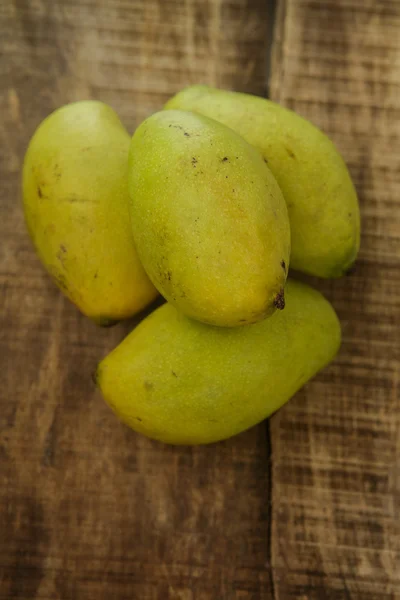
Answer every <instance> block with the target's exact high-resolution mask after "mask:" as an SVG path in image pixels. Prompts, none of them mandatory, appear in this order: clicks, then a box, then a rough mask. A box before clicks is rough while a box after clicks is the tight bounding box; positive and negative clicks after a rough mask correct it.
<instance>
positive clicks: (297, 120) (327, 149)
mask: <svg viewBox="0 0 400 600" xmlns="http://www.w3.org/2000/svg"><path fill="white" fill-rule="evenodd" d="M165 108H167V109H173V110H176V109H178V110H187V111H192V112H195V113H199V114H202V115H205V116H207V117H210V118H212V119H215V120H217V121H220V122H221V123H223V124H224V125H227V126H228V127H231V128H232V129H234V130H235V131H237V132H238V133H239V134H240V135H241V136H243V137H244V139H246V140H247V141H248V142H249V143H250V144H252V145H253V146H255V147H256V148H258V149H259V150H260V151H261V153H262V154H263V156H264V158H265V160H266V161H267V162H268V166H269V167H270V169H271V171H272V173H273V174H274V176H275V177H276V180H277V182H278V184H279V186H280V188H281V190H282V192H283V195H284V197H285V200H286V203H287V207H288V212H289V219H290V226H291V234H292V240H291V241H292V253H291V259H290V262H291V267H292V268H293V269H298V270H299V271H303V272H305V273H310V274H312V275H318V276H320V277H339V276H341V275H343V274H344V273H346V271H348V270H349V268H350V267H351V265H352V264H353V262H354V261H355V258H356V256H357V252H358V249H359V244H360V215H359V207H358V201H357V195H356V192H355V190H354V186H353V184H352V181H351V178H350V175H349V173H348V171H347V168H346V166H345V164H344V162H343V160H342V158H341V157H340V155H339V153H338V152H337V150H336V148H335V147H334V145H333V144H332V142H331V141H330V140H329V139H328V137H327V136H326V135H324V134H323V133H322V132H321V131H320V130H319V129H317V128H316V127H314V126H313V125H312V124H311V123H309V122H308V121H306V120H305V119H303V118H301V117H300V116H298V115H297V114H295V113H294V112H292V111H290V110H287V109H285V108H283V107H282V106H279V105H278V104H276V103H274V102H271V101H269V100H265V99H263V98H257V97H255V96H251V95H248V94H240V93H235V92H228V91H223V90H217V89H213V88H209V87H206V86H200V85H196V86H192V87H189V88H187V89H184V90H183V91H181V92H179V93H178V94H177V95H176V96H175V97H174V98H172V99H171V100H170V101H169V102H168V103H167V105H166V107H165Z"/></svg>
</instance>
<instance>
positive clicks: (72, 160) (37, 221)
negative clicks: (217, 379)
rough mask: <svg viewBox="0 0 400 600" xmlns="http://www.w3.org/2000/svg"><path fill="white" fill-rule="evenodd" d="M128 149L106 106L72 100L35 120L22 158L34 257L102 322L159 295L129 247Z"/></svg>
mask: <svg viewBox="0 0 400 600" xmlns="http://www.w3.org/2000/svg"><path fill="white" fill-rule="evenodd" d="M129 146H130V136H129V135H128V133H127V132H126V130H125V129H124V127H123V126H122V124H121V122H120V120H119V119H118V117H117V115H116V114H115V112H114V111H113V110H112V109H111V108H110V107H109V106H107V105H105V104H103V103H101V102H95V101H85V102H76V103H73V104H69V105H66V106H64V107H62V108H60V109H59V110H56V111H55V112H54V113H52V114H51V115H50V116H49V117H47V118H46V119H45V120H44V121H43V122H42V123H41V125H40V126H39V127H38V129H37V130H36V132H35V134H34V136H33V137H32V140H31V142H30V144H29V147H28V150H27V152H26V156H25V161H24V169H23V201H24V211H25V219H26V223H27V226H28V229H29V232H30V235H31V237H32V240H33V243H34V246H35V248H36V250H37V253H38V255H39V257H40V259H41V261H42V263H43V265H44V266H45V268H46V269H47V271H48V272H49V273H50V275H51V277H52V278H53V280H54V281H55V283H56V284H57V285H58V287H59V288H60V289H61V290H62V291H63V292H64V294H65V295H66V296H67V297H68V298H69V299H70V300H71V301H72V302H73V303H74V304H76V305H77V306H78V308H79V309H80V310H81V311H82V312H83V313H84V314H86V315H87V316H89V317H90V318H92V319H93V320H94V321H95V322H97V323H99V324H101V325H108V324H111V323H112V322H114V321H117V320H119V319H124V318H126V317H130V316H131V315H133V314H135V313H137V312H138V311H140V310H142V309H143V308H144V307H145V306H146V305H147V304H148V303H149V302H150V301H151V300H153V299H154V298H155V297H156V295H157V292H156V290H155V288H154V286H153V285H152V284H151V282H150V280H149V279H148V277H147V275H146V273H145V271H144V269H143V267H142V265H141V263H140V261H139V258H138V256H137V253H136V250H135V247H134V243H133V236H132V231H131V226H130V217H129V195H128V177H127V174H128V153H129Z"/></svg>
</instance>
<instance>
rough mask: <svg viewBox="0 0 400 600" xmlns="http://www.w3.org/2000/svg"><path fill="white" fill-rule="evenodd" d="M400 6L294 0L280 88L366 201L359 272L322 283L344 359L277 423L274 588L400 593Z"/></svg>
mask: <svg viewBox="0 0 400 600" xmlns="http://www.w3.org/2000/svg"><path fill="white" fill-rule="evenodd" d="M399 31H400V4H399V2H397V1H396V0H385V1H382V2H376V1H374V0H365V1H363V2H356V1H355V0H335V1H333V0H321V1H319V2H316V1H314V0H282V1H280V2H279V10H278V14H277V23H276V30H275V44H274V53H273V61H272V74H271V82H270V84H271V88H270V89H271V95H272V97H273V99H275V100H277V101H279V102H281V103H282V104H284V105H286V106H288V107H290V108H292V109H295V110H296V111H298V112H299V113H300V114H302V115H304V116H305V117H307V118H309V119H310V120H311V121H313V122H314V123H316V124H317V125H319V126H320V127H321V128H322V129H324V130H325V131H326V132H327V133H328V134H329V135H330V136H331V137H332V138H333V140H334V141H335V142H336V144H337V146H338V147H339V149H340V150H341V152H342V153H343V155H344V157H345V159H346V161H347V163H348V164H349V167H350V170H351V173H352V176H353V178H354V181H355V184H356V186H357V189H358V192H359V196H360V202H361V210H362V228H363V232H362V247H361V252H360V258H359V261H358V263H357V266H356V269H355V272H354V273H353V274H352V275H351V276H350V277H348V278H346V279H343V280H340V281H332V282H321V281H316V280H314V281H313V283H314V284H315V285H316V286H318V287H319V288H320V289H322V290H323V291H324V292H325V293H326V295H327V296H328V297H329V298H330V299H331V300H332V302H333V304H334V305H335V307H336V309H337V311H338V313H339V316H340V318H341V321H342V325H343V347H342V350H341V352H340V355H339V357H338V358H337V360H336V362H335V363H334V364H333V365H332V366H331V367H330V368H329V369H327V370H326V371H325V372H324V373H322V374H321V375H320V376H319V377H318V378H316V379H315V380H314V381H313V382H312V383H311V384H309V385H308V386H307V387H306V388H305V389H304V390H303V391H302V392H300V393H299V394H298V395H297V397H296V398H295V399H294V400H293V401H292V402H290V403H289V404H288V405H287V406H286V407H285V408H284V409H283V410H281V411H280V412H279V413H278V414H277V415H276V416H275V417H274V418H273V419H272V420H271V445H272V465H273V467H272V489H273V495H272V507H273V508H272V510H273V525H272V561H273V562H272V564H273V575H274V577H273V579H274V598H276V599H277V600H278V599H279V600H289V599H291V598H297V599H303V600H306V599H307V600H314V599H315V600H317V599H318V600H321V599H322V598H323V599H326V600H336V599H338V600H339V599H343V598H344V599H346V598H348V599H349V598H352V599H360V600H378V599H379V600H383V599H387V600H389V599H394V598H400V553H399V550H400V547H399V540H400V530H399V523H400V495H399V493H400V489H399V484H400V478H399V475H400V470H399V456H400V395H399V359H400V335H399V330H398V324H399V323H400V200H399V199H400V177H399V172H400V119H399V116H400V94H399V81H400V36H399Z"/></svg>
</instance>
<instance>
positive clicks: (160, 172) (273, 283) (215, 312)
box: [129, 111, 290, 326]
mask: <svg viewBox="0 0 400 600" xmlns="http://www.w3.org/2000/svg"><path fill="white" fill-rule="evenodd" d="M129 164H130V171H129V190H130V195H131V216H132V227H133V233H134V239H135V244H136V247H137V250H138V253H139V257H140V259H141V261H142V264H143V266H144V267H145V269H146V271H147V273H148V274H149V277H150V279H151V281H152V282H153V284H154V285H155V287H156V288H157V289H158V290H159V291H160V292H161V293H162V294H163V296H164V297H165V298H166V299H167V300H168V301H169V302H170V303H171V304H173V305H174V306H176V307H177V308H178V309H180V310H181V311H182V312H183V313H184V314H186V315H187V316H190V317H192V318H194V319H197V320H199V321H202V322H205V323H209V324H213V325H220V326H237V325H245V324H248V323H253V322H256V321H259V320H261V319H263V318H264V317H266V316H267V315H269V314H271V313H272V312H273V311H274V310H275V308H283V306H284V300H283V288H284V284H285V280H286V276H287V270H288V265H289V254H290V229H289V221H288V216H287V209H286V205H285V201H284V198H283V196H282V193H281V191H280V189H279V186H278V184H277V183H276V181H275V179H274V177H273V175H272V174H271V172H270V170H269V169H268V167H267V165H266V164H265V162H264V160H263V158H262V156H261V154H260V153H259V152H258V151H257V150H256V149H255V148H253V147H252V146H251V145H250V144H248V143H247V142H246V141H245V140H243V138H241V137H240V136H239V135H238V134H237V133H235V132H234V131H232V130H231V129H229V128H227V127H225V126H224V125H221V124H220V123H217V122H216V121H213V120H212V119H208V118H206V117H203V116H201V115H194V114H191V113H189V112H183V111H168V112H166V111H164V112H160V113H156V114H155V115H153V116H152V117H150V118H149V119H147V120H146V121H145V122H144V123H142V125H141V126H140V127H139V128H138V129H137V131H136V133H135V134H134V136H133V139H132V144H131V150H130V158H129Z"/></svg>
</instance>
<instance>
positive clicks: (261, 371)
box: [23, 86, 360, 444]
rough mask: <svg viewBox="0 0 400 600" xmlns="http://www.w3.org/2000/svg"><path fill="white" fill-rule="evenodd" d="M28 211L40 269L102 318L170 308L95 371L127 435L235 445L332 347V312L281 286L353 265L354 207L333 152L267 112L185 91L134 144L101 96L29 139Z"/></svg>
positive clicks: (269, 106)
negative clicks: (158, 302) (157, 302)
mask: <svg viewBox="0 0 400 600" xmlns="http://www.w3.org/2000/svg"><path fill="white" fill-rule="evenodd" d="M23 199H24V211H25V218H26V223H27V226H28V229H29V232H30V235H31V237H32V240H33V243H34V246H35V248H36V251H37V253H38V255H39V257H40V259H41V261H42V263H43V265H44V266H45V268H46V269H47V271H48V272H49V274H50V275H51V277H52V278H53V280H54V281H55V282H56V284H57V285H58V286H59V288H60V289H61V290H62V291H63V292H64V294H65V295H66V296H67V297H68V298H69V299H70V300H71V301H72V302H73V303H74V304H75V305H76V306H77V307H78V308H79V309H80V310H81V312H82V313H84V314H85V315H87V316H88V317H90V318H91V319H93V320H94V321H95V322H96V323H98V324H99V325H111V324H113V323H115V322H117V321H119V320H121V319H126V318H128V317H131V316H132V315H135V314H136V313H138V312H140V311H142V310H143V309H144V308H145V307H146V306H147V305H149V304H150V303H151V302H152V301H153V300H154V299H155V298H156V296H157V295H158V293H160V294H162V296H163V297H164V298H165V299H166V301H167V302H166V303H165V304H163V305H162V306H161V307H160V308H158V309H156V310H155V311H154V312H153V313H151V314H150V316H148V317H147V318H145V319H144V320H142V321H141V323H140V324H139V325H138V326H137V327H136V328H135V329H134V330H133V331H132V333H131V334H130V335H128V336H127V337H126V338H125V339H124V340H123V341H122V343H121V344H120V345H119V346H118V347H117V348H116V349H115V350H113V351H112V352H111V353H110V354H109V356H107V357H106V358H105V359H104V360H103V361H102V362H101V363H100V364H99V366H98V368H97V371H96V376H95V378H96V382H97V384H98V386H99V387H100V389H101V391H102V393H103V396H104V398H105V400H106V401H107V402H108V404H109V405H110V406H111V408H112V409H113V410H114V411H115V412H116V413H117V415H118V416H119V417H120V418H121V419H122V420H123V421H124V422H125V423H127V424H128V425H129V426H130V427H132V428H133V429H135V430H136V431H138V432H141V433H143V434H145V435H147V436H149V437H152V438H155V439H157V440H161V441H164V442H169V443H174V444H203V443H210V442H215V441H218V440H222V439H225V438H228V437H230V436H233V435H235V434H237V433H239V432H241V431H243V430H245V429H247V428H249V427H251V426H253V425H255V424H256V423H258V422H259V421H261V420H262V419H265V418H266V417H268V416H269V415H270V414H271V413H273V412H274V411H276V410H277V409H278V408H279V407H280V406H282V404H284V403H285V402H286V401H287V400H289V398H290V397H291V396H292V395H293V394H294V393H295V392H296V391H297V390H298V389H299V388H300V387H301V386H302V385H303V384H304V383H305V382H306V381H308V380H309V379H310V378H311V377H313V376H314V375H315V374H316V373H317V372H318V371H319V370H320V369H321V368H323V367H324V366H325V365H327V364H328V363H329V362H330V361H331V360H332V358H333V357H334V356H335V354H336V352H337V350H338V348H339V345H340V324H339V321H338V319H337V316H336V314H335V312H334V310H333V308H332V306H331V305H330V304H329V302H328V301H327V300H326V299H325V298H324V297H323V296H322V295H321V294H320V293H319V292H317V291H316V290H314V289H312V288H311V287H309V286H308V285H305V284H304V283H300V282H299V281H296V280H295V279H292V278H290V279H289V280H287V277H288V272H289V267H291V268H292V269H294V270H297V271H300V272H303V273H308V274H311V275H316V276H319V277H325V278H330V277H340V276H342V275H344V274H346V272H348V271H349V269H350V268H351V266H352V264H353V263H354V261H355V258H356V256H357V252H358V248H359V238H360V216H359V207H358V201H357V196H356V193H355V190H354V187H353V184H352V182H351V179H350V176H349V173H348V171H347V168H346V166H345V164H344V162H343V160H342V158H341V157H340V155H339V153H338V152H337V150H336V149H335V147H334V145H333V144H332V143H331V141H330V140H329V139H328V138H327V137H326V136H325V135H324V134H323V133H322V132H321V131H320V130H319V129H317V128H316V127H314V126H313V125H312V124H311V123H309V122H308V121H306V120H304V119H303V118H301V117H300V116H298V115H297V114H295V113H294V112H291V111H289V110H287V109H285V108H283V107H281V106H279V105H278V104H275V103H273V102H271V101H269V100H265V99H262V98H258V97H254V96H250V95H247V94H240V93H235V92H228V91H223V90H217V89H212V88H209V87H205V86H192V87H189V88H187V89H184V90H183V91H181V92H180V93H178V94H177V95H176V96H175V97H173V98H172V99H171V100H170V101H169V102H168V103H167V105H166V106H165V107H164V110H162V111H160V112H158V113H156V114H154V115H152V116H151V117H149V118H148V119H147V120H145V121H144V122H143V123H142V124H141V125H140V126H139V127H138V129H137V130H136V132H135V134H134V135H133V138H131V137H130V135H129V134H128V133H127V131H126V130H125V129H124V127H123V126H122V124H121V122H120V120H119V118H118V117H117V115H116V114H115V112H114V111H113V110H112V109H111V108H110V107H109V106H107V105H105V104H103V103H101V102H97V101H85V102H76V103H73V104H69V105H66V106H64V107H62V108H60V109H58V110H56V111H55V112H54V113H52V114H51V115H50V116H48V117H47V118H46V119H45V120H44V121H43V122H42V124H41V125H40V126H39V127H38V129H37V130H36V132H35V134H34V136H33V138H32V140H31V142H30V144H29V147H28V150H27V153H26V156H25V162H24V169H23Z"/></svg>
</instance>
